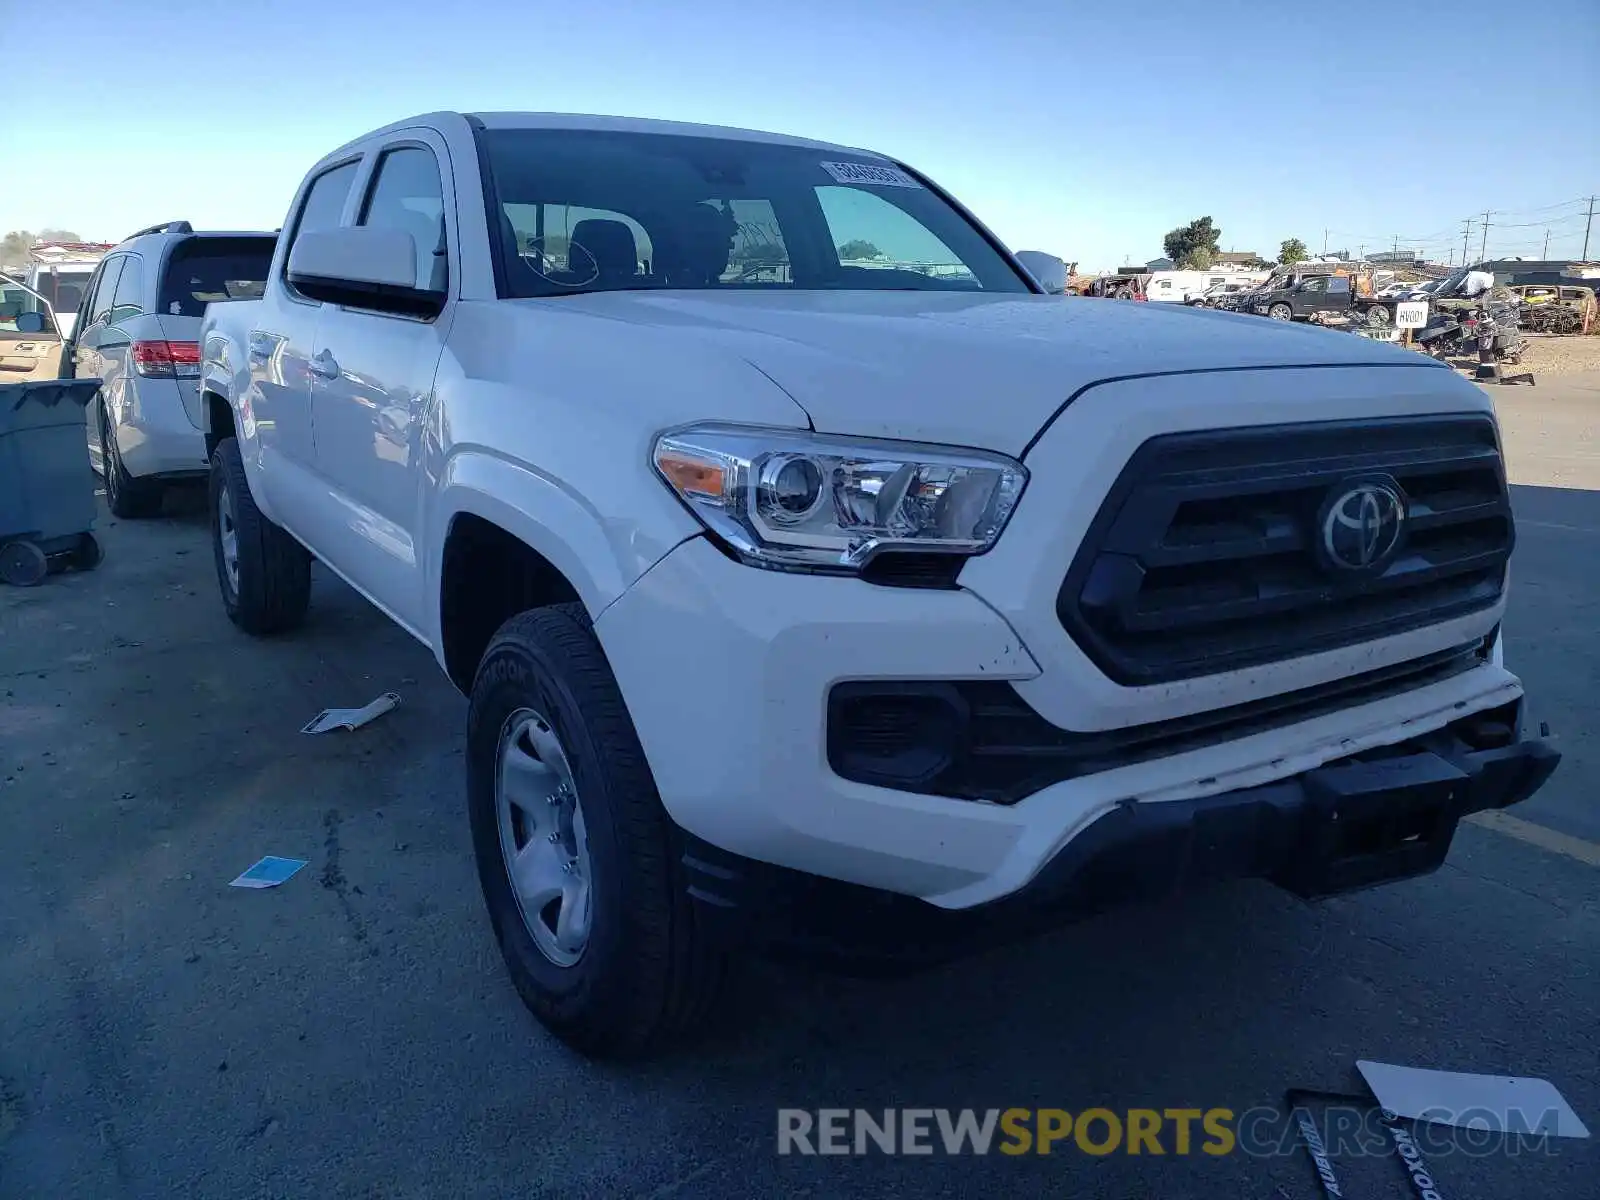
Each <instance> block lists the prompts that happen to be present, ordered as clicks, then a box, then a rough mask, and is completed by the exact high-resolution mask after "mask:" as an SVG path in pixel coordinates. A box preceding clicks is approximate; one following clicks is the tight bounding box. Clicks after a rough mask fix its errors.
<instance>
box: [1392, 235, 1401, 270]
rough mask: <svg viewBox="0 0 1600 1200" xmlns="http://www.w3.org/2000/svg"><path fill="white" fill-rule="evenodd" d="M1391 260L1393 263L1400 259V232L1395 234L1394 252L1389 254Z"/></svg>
mask: <svg viewBox="0 0 1600 1200" xmlns="http://www.w3.org/2000/svg"><path fill="white" fill-rule="evenodd" d="M1389 261H1390V262H1392V263H1397V262H1399V261H1400V235H1399V234H1398V233H1397V234H1395V235H1394V253H1393V254H1391V255H1389Z"/></svg>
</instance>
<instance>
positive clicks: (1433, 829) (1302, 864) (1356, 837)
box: [1277, 753, 1469, 897]
mask: <svg viewBox="0 0 1600 1200" xmlns="http://www.w3.org/2000/svg"><path fill="white" fill-rule="evenodd" d="M1303 783H1304V787H1305V794H1306V804H1305V808H1304V810H1303V811H1302V813H1301V819H1300V828H1299V837H1298V838H1297V839H1296V841H1297V844H1298V850H1297V853H1296V854H1295V855H1293V856H1292V861H1291V862H1290V864H1289V866H1288V867H1287V868H1286V869H1285V873H1284V877H1283V878H1280V879H1279V880H1278V881H1277V882H1279V883H1280V884H1281V885H1282V886H1284V887H1286V888H1288V889H1289V890H1290V891H1292V892H1295V893H1297V894H1298V895H1302V896H1307V897H1310V896H1326V895H1336V894H1338V893H1340V892H1349V891H1355V890H1357V889H1360V888H1366V887H1372V886H1373V885H1375V884H1380V883H1387V882H1389V881H1391V880H1395V879H1404V878H1407V877H1409V876H1413V875H1422V874H1426V873H1427V872H1429V871H1432V870H1433V869H1435V868H1436V867H1438V866H1439V864H1440V863H1442V862H1444V858H1445V855H1446V854H1447V853H1449V850H1450V842H1451V840H1452V839H1453V838H1454V837H1455V831H1456V826H1457V825H1458V824H1459V823H1460V820H1461V816H1462V813H1463V812H1465V811H1467V807H1466V805H1467V800H1468V791H1469V786H1468V785H1469V777H1468V776H1467V774H1466V773H1465V772H1463V771H1461V770H1460V769H1459V768H1457V767H1455V766H1452V765H1451V764H1450V763H1448V762H1446V761H1445V760H1444V759H1443V758H1440V757H1439V756H1438V755H1436V754H1428V753H1423V754H1410V755H1407V756H1405V757H1404V758H1390V759H1383V760H1380V761H1376V762H1354V763H1341V764H1339V765H1337V766H1332V767H1324V768H1322V769H1320V770H1316V771H1311V772H1309V773H1307V774H1306V775H1305V776H1304V777H1303Z"/></svg>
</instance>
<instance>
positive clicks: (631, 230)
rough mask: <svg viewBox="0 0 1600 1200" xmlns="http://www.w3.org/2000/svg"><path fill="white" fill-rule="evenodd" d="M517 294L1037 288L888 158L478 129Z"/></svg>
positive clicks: (673, 138) (500, 241)
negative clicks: (667, 290) (745, 289)
mask: <svg viewBox="0 0 1600 1200" xmlns="http://www.w3.org/2000/svg"><path fill="white" fill-rule="evenodd" d="M479 138H480V141H481V142H482V145H483V148H484V151H485V154H486V157H487V158H488V161H489V167H490V174H491V176H492V180H493V191H494V192H495V193H496V194H497V204H496V207H495V209H494V210H493V211H491V212H490V213H489V219H490V222H491V228H493V229H497V230H498V231H499V237H498V238H497V239H495V243H496V250H497V253H498V254H499V255H500V257H501V262H502V266H503V267H504V276H505V279H506V282H507V285H508V289H509V291H510V294H512V295H516V296H557V295H564V294H569V293H572V292H578V291H601V290H617V289H622V288H629V289H633V288H718V289H725V288H796V289H854V290H878V291H881V290H908V289H916V290H925V289H926V290H947V291H995V292H1027V291H1029V290H1030V289H1029V287H1028V284H1027V283H1026V282H1025V281H1024V280H1023V279H1022V278H1021V277H1020V276H1019V275H1018V274H1017V273H1016V271H1015V270H1013V269H1012V268H1011V266H1010V265H1009V264H1008V263H1007V262H1006V260H1005V259H1004V258H1002V257H1001V256H1000V254H999V253H998V252H996V250H995V248H994V247H993V246H991V245H990V244H989V242H988V241H987V240H986V239H985V238H984V237H983V235H982V234H981V233H979V232H978V230H977V229H975V228H974V227H973V226H972V225H971V224H970V223H969V222H968V221H967V220H966V218H964V217H963V216H962V215H961V214H960V213H959V212H957V211H956V210H955V209H953V208H952V207H951V206H950V205H949V204H948V203H946V202H945V201H944V200H943V199H941V198H940V197H939V195H938V194H937V193H936V192H934V191H932V190H931V189H929V188H926V187H924V186H922V185H921V184H920V183H919V182H917V181H916V180H915V179H913V178H912V177H910V176H909V175H906V174H905V173H904V172H902V171H900V170H899V169H897V168H893V167H891V166H890V165H889V164H888V163H887V162H885V161H883V160H872V161H867V160H863V159H862V157H861V156H860V155H854V156H851V155H849V154H847V153H843V152H839V151H825V150H814V149H810V148H807V147H802V146H789V145H777V144H772V143H767V142H755V141H742V140H737V139H724V138H716V137H683V136H678V135H675V134H653V133H623V132H596V131H593V130H549V129H499V130H488V131H485V132H482V133H480V134H479Z"/></svg>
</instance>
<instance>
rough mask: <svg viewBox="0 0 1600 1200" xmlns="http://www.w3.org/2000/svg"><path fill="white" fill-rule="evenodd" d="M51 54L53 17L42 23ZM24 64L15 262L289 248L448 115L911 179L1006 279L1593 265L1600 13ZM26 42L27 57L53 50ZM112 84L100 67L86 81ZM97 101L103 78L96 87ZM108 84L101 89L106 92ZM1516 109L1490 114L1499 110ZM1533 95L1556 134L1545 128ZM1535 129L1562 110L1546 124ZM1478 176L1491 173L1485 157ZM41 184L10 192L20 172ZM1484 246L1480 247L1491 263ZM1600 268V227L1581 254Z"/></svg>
mask: <svg viewBox="0 0 1600 1200" xmlns="http://www.w3.org/2000/svg"><path fill="white" fill-rule="evenodd" d="M40 11H41V13H42V14H43V15H42V16H41V27H42V28H45V29H48V27H49V26H50V24H51V21H52V19H53V17H54V12H55V10H50V11H48V12H46V11H45V10H40ZM63 11H64V13H65V14H67V15H63V16H62V17H60V18H59V20H60V22H61V24H62V25H63V27H65V26H68V25H70V27H71V30H72V31H74V32H72V33H70V34H68V33H66V32H65V30H64V29H63V37H64V41H63V43H62V44H63V45H64V46H68V47H70V50H69V52H68V53H69V60H70V61H72V62H75V63H81V64H85V66H86V70H85V73H84V74H83V75H82V76H80V77H78V78H77V79H69V78H66V77H64V76H63V74H62V68H61V62H62V60H61V59H58V58H55V57H53V56H52V55H50V54H48V53H38V54H34V53H28V54H25V55H19V56H14V57H12V58H11V61H10V62H9V63H8V64H7V79H6V82H7V84H8V86H7V87H6V89H5V90H6V102H5V105H4V111H3V115H0V163H5V164H7V170H6V172H5V177H4V179H3V180H0V231H4V230H7V229H14V228H27V229H38V228H40V227H42V226H45V225H53V226H63V227H67V228H71V229H75V230H77V231H78V232H79V233H81V234H83V235H84V236H86V237H92V238H104V239H107V240H115V239H117V238H120V237H122V236H124V235H125V234H126V233H128V232H129V231H130V230H131V229H133V228H134V227H136V226H139V225H145V224H150V223H153V222H155V221H160V220H168V219H177V218H187V219H189V220H191V221H193V222H194V223H195V225H196V226H197V227H202V226H204V227H211V228H268V229H270V228H274V227H276V226H277V225H279V224H281V222H282V219H283V214H284V209H285V207H286V206H287V203H288V201H289V199H290V197H291V195H292V192H293V190H294V187H295V185H296V184H297V183H298V182H299V180H300V177H301V175H302V173H303V172H304V170H305V168H306V167H307V166H308V165H309V164H310V163H311V162H312V161H313V160H314V159H316V158H317V157H319V156H320V155H322V154H323V153H325V152H326V151H328V150H330V149H332V148H333V147H334V146H336V145H337V144H339V143H340V142H342V141H344V140H346V139H348V138H350V137H353V136H356V135H358V134H360V133H363V132H365V131H366V130H368V129H371V128H373V127H376V126H378V125H381V124H386V123H387V122H389V121H391V120H394V119H397V118H399V117H403V116H408V115H411V114H414V113H418V112H425V111H430V110H433V109H439V108H454V109H459V110H464V111H471V110H475V109H476V110H485V109H540V110H559V111H573V112H594V113H618V114H624V115H630V116H652V117H667V118H673V119H679V120H690V121H707V122H714V123H720V124H732V125H746V126H752V127H755V128H765V129H773V130H779V131H783V132H791V133H799V134H804V135H807V136H812V137H819V138H825V139H829V140H834V141H840V142H845V143H848V144H853V145H861V146H868V147H871V148H873V149H877V150H882V151H884V152H886V153H890V154H894V155H896V156H899V157H901V158H904V159H905V160H907V161H909V162H911V163H913V164H915V165H916V166H918V167H919V168H921V169H923V170H924V171H926V172H928V173H929V174H930V175H932V176H933V177H934V178H936V179H938V180H939V181H940V182H941V183H943V184H944V185H945V186H946V187H948V188H950V189H951V190H952V191H954V192H955V193H956V194H957V195H959V196H960V197H961V198H962V199H963V200H965V201H966V202H967V203H968V204H969V205H970V206H971V207H972V208H973V209H974V210H975V211H976V212H977V213H978V214H979V215H980V216H981V217H982V218H983V219H984V220H985V221H986V222H987V223H988V224H990V225H991V226H992V227H993V228H994V229H995V231H996V232H997V233H998V234H999V235H1000V236H1001V237H1002V238H1003V239H1004V240H1005V241H1006V242H1007V243H1008V244H1010V245H1011V246H1012V247H1013V248H1014V249H1043V250H1048V251H1051V252H1053V253H1056V254H1060V255H1061V256H1062V257H1064V258H1068V259H1076V260H1080V261H1081V262H1082V263H1083V264H1084V266H1085V267H1087V268H1096V267H1103V266H1109V265H1115V264H1118V263H1121V262H1123V261H1124V260H1125V259H1132V260H1134V261H1143V260H1144V259H1147V258H1151V257H1154V256H1156V255H1158V254H1160V253H1161V237H1162V235H1163V234H1164V233H1165V232H1166V231H1167V230H1169V229H1171V228H1173V227H1174V226H1176V225H1179V224H1182V223H1184V222H1186V221H1188V220H1190V219H1191V218H1193V217H1197V216H1201V215H1205V214H1209V215H1211V216H1212V217H1213V218H1214V219H1215V220H1216V222H1217V224H1218V225H1219V226H1220V227H1221V229H1222V231H1223V247H1224V248H1225V249H1226V248H1230V247H1231V248H1235V249H1241V250H1256V251H1258V252H1262V253H1267V254H1269V256H1270V255H1271V254H1275V253H1276V250H1277V246H1278V243H1279V242H1280V241H1281V240H1282V239H1284V238H1286V237H1291V236H1294V237H1299V238H1301V239H1303V240H1304V241H1305V242H1306V243H1307V245H1308V246H1310V247H1311V249H1312V250H1313V251H1319V250H1321V249H1322V244H1323V231H1324V229H1327V230H1328V231H1329V233H1328V245H1329V248H1330V249H1349V250H1351V251H1356V250H1358V248H1359V247H1360V246H1362V245H1364V246H1365V247H1366V248H1367V249H1368V250H1371V249H1373V248H1374V247H1377V246H1380V245H1381V246H1387V245H1389V244H1391V241H1392V239H1393V238H1394V237H1395V236H1396V235H1398V236H1399V237H1400V239H1401V245H1402V247H1406V248H1417V249H1422V250H1427V251H1434V252H1436V253H1437V254H1438V255H1439V256H1440V257H1443V256H1444V254H1445V252H1446V251H1447V250H1448V249H1450V248H1454V249H1455V251H1456V253H1457V255H1458V256H1459V254H1460V247H1461V240H1462V239H1461V229H1462V221H1463V220H1464V219H1466V218H1467V217H1468V216H1470V215H1472V214H1473V213H1477V214H1480V218H1481V214H1482V212H1483V210H1484V209H1490V210H1493V212H1492V215H1491V216H1490V229H1489V238H1488V249H1489V253H1490V254H1491V255H1496V254H1527V255H1537V254H1539V253H1540V252H1541V249H1542V245H1543V240H1544V232H1545V229H1546V228H1548V229H1549V230H1550V252H1551V254H1552V255H1557V254H1559V255H1576V254H1577V253H1578V251H1579V249H1580V247H1581V244H1582V240H1583V228H1584V221H1583V211H1584V205H1583V204H1582V203H1578V202H1577V201H1578V199H1579V198H1580V197H1586V196H1589V195H1591V194H1593V193H1596V192H1600V133H1597V132H1596V126H1595V122H1594V115H1595V114H1596V113H1597V112H1600V0H1540V3H1538V4H1522V3H1512V2H1509V0H1498V2H1491V0H1457V2H1456V3H1452V4H1451V5H1449V6H1447V7H1446V8H1443V9H1438V8H1435V9H1434V10H1432V12H1431V13H1429V11H1428V9H1427V8H1426V6H1421V5H1416V4H1403V3H1393V2H1390V3H1369V2H1367V0H1338V2H1337V3H1331V4H1318V5H1312V4H1303V3H1299V2H1294V3H1286V2H1282V0H1205V2H1203V3H1187V2H1183V0H1142V2H1137V0H1136V2H1122V3H1101V2H1095V3H1083V2H1079V0H998V2H996V0H990V2H988V3H982V4H980V3H976V2H973V0H967V2H958V0H872V2H871V3H865V4H863V3H861V2H860V0H855V2H850V0H804V2H803V3H796V2H793V0H693V2H690V3H685V2H684V0H634V2H633V3H614V2H612V0H570V2H568V3H563V4H554V5H553V4H549V3H539V2H537V0H463V2H457V3H443V2H441V0H386V2H383V3H379V2H376V0H321V2H318V3H313V2H308V0H274V2H273V3H271V4H262V5H245V4H221V5H219V4H216V3H215V2H214V0H206V2H201V0H140V2H139V3H126V2H125V0H114V2H113V0H84V2H80V3H75V4H73V5H71V6H70V7H69V8H68V9H67V10H63ZM48 40H49V39H48V38H47V37H45V36H44V35H41V37H40V38H36V39H34V40H33V41H32V43H31V45H33V46H35V47H41V46H43V45H45V44H47V42H48ZM86 50H87V51H90V52H92V53H93V54H97V55H100V56H101V57H100V58H99V60H98V61H96V59H95V58H93V57H91V55H90V53H86ZM91 72H92V73H91ZM96 76H98V78H97V77H96ZM1501 79H1503V80H1505V82H1504V83H1502V82H1499V80H1501ZM1540 90H1555V91H1558V92H1560V93H1562V94H1564V97H1565V101H1564V106H1565V109H1566V111H1567V112H1569V113H1572V114H1574V115H1575V116H1576V118H1577V119H1576V120H1573V121H1571V122H1569V123H1563V122H1560V121H1553V120H1549V119H1531V118H1530V117H1529V116H1528V115H1527V114H1530V113H1532V112H1535V111H1539V110H1541V109H1542V105H1540V104H1538V103H1536V101H1535V97H1536V94H1537V93H1538V92H1539V91H1540ZM1543 111H1544V112H1548V111H1550V110H1548V109H1543ZM1478 147H1483V148H1484V150H1485V151H1486V153H1483V154H1480V153H1479V151H1478ZM16 163H26V164H28V166H29V168H30V169H29V171H28V172H27V173H26V174H25V175H22V176H20V177H19V175H18V174H17V173H15V172H13V171H12V170H11V164H16ZM1480 243H1481V234H1480V232H1479V231H1478V229H1477V228H1476V227H1474V230H1473V233H1472V239H1471V245H1472V250H1473V252H1474V254H1476V252H1477V249H1478V246H1479V245H1480ZM1590 253H1591V255H1594V254H1600V222H1597V230H1596V233H1595V236H1594V238H1593V239H1592V240H1591V248H1590Z"/></svg>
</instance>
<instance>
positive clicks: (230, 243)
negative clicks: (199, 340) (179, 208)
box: [156, 237, 277, 317]
mask: <svg viewBox="0 0 1600 1200" xmlns="http://www.w3.org/2000/svg"><path fill="white" fill-rule="evenodd" d="M276 245H277V239H276V238H265V237H258V238H219V237H204V238H190V239H188V240H187V241H183V242H179V243H178V245H177V247H176V248H175V249H174V250H173V251H172V255H171V257H169V258H168V259H167V266H166V273H165V274H164V275H162V277H161V295H160V296H159V297H158V298H157V301H156V311H157V312H159V313H166V314H168V315H170V316H174V317H203V316H204V315H205V311H206V305H208V304H216V303H220V302H222V301H225V300H255V299H258V298H259V297H260V296H261V293H262V292H263V290H265V288H266V280H267V273H268V272H269V271H270V270H271V269H272V251H273V248H274V247H275V246H276Z"/></svg>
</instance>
